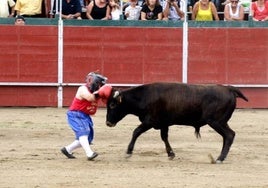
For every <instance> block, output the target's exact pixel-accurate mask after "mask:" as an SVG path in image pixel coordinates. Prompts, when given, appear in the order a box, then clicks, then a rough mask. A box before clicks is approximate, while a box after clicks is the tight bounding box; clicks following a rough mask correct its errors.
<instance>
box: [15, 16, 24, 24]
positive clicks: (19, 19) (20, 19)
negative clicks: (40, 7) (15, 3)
mask: <svg viewBox="0 0 268 188" xmlns="http://www.w3.org/2000/svg"><path fill="white" fill-rule="evenodd" d="M15 25H25V19H24V18H23V16H20V15H18V16H17V17H16V18H15Z"/></svg>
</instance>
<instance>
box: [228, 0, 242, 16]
mask: <svg viewBox="0 0 268 188" xmlns="http://www.w3.org/2000/svg"><path fill="white" fill-rule="evenodd" d="M224 20H225V21H241V20H244V7H243V6H242V4H241V3H239V2H238V0H231V1H230V3H228V4H226V5H225V8H224Z"/></svg>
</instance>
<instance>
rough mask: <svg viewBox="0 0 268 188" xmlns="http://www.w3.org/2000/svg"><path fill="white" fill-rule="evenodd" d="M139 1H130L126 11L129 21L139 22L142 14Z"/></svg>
mask: <svg viewBox="0 0 268 188" xmlns="http://www.w3.org/2000/svg"><path fill="white" fill-rule="evenodd" d="M137 2H138V1H137V0H130V5H129V6H127V8H126V9H125V16H126V18H127V20H139V19H140V14H141V7H140V6H139V5H137Z"/></svg>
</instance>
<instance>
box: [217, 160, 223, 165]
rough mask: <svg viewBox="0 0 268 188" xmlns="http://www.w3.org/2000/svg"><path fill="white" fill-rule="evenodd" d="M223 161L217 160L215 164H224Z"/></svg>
mask: <svg viewBox="0 0 268 188" xmlns="http://www.w3.org/2000/svg"><path fill="white" fill-rule="evenodd" d="M222 162H223V161H221V160H216V163H215V164H222Z"/></svg>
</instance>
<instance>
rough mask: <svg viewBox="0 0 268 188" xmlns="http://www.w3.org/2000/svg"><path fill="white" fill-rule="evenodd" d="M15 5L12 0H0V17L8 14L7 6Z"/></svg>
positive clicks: (5, 16)
mask: <svg viewBox="0 0 268 188" xmlns="http://www.w3.org/2000/svg"><path fill="white" fill-rule="evenodd" d="M8 5H9V6H10V7H13V6H15V2H14V1H13V0H0V17H2V18H7V17H8V16H9V7H8Z"/></svg>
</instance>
